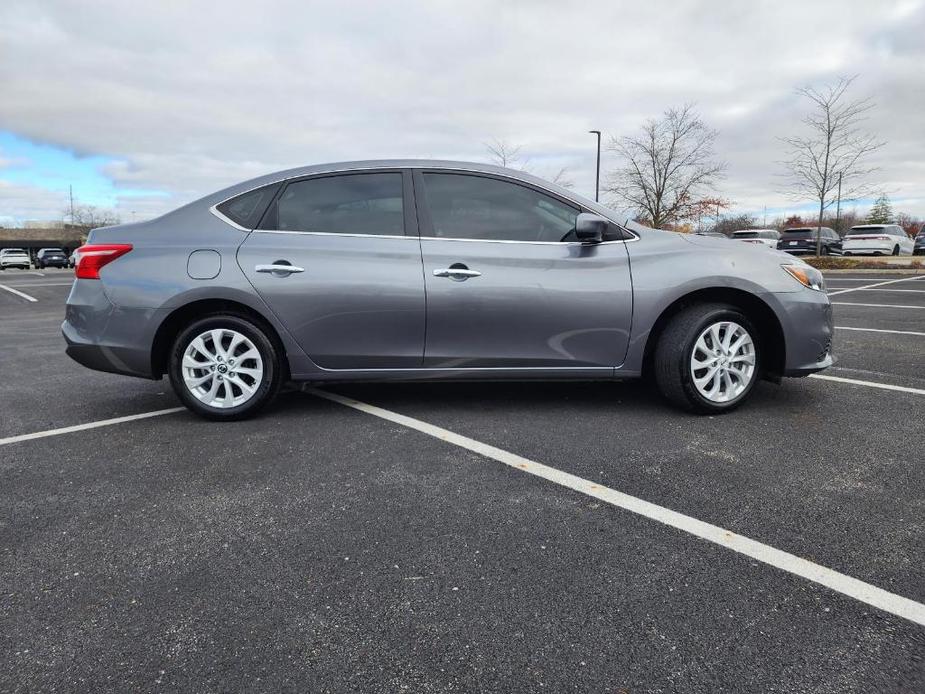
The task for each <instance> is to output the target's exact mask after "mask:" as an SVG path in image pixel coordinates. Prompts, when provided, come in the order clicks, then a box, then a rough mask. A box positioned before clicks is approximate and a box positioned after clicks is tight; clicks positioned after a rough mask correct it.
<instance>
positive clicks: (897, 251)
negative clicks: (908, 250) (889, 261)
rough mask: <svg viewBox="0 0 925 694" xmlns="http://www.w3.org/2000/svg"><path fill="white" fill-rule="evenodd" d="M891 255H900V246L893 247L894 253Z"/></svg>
mask: <svg viewBox="0 0 925 694" xmlns="http://www.w3.org/2000/svg"><path fill="white" fill-rule="evenodd" d="M890 255H899V246H893V252H892V253H891V254H890Z"/></svg>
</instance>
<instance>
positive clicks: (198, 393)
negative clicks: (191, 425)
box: [168, 314, 283, 420]
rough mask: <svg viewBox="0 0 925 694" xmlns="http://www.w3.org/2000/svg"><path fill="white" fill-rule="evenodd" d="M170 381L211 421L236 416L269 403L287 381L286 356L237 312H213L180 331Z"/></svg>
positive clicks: (266, 336)
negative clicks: (283, 381) (285, 379)
mask: <svg viewBox="0 0 925 694" xmlns="http://www.w3.org/2000/svg"><path fill="white" fill-rule="evenodd" d="M168 371H169V376H170V384H171V386H173V389H174V392H176V394H177V395H178V396H179V398H180V400H182V401H183V404H184V405H186V406H187V407H188V408H189V409H190V410H192V411H193V412H195V413H196V414H198V415H200V416H202V417H205V418H207V419H215V420H235V419H244V418H246V417H250V416H252V415H253V414H255V413H256V412H257V411H258V410H260V409H261V408H262V407H265V406H266V405H268V404H269V403H270V402H271V401H272V400H273V399H274V398H275V397H276V395H277V393H278V392H279V389H280V386H281V385H282V378H283V376H282V373H283V365H282V355H281V354H280V353H279V350H278V349H277V347H276V345H275V344H274V343H273V340H271V339H270V337H269V336H268V335H267V333H266V331H265V329H263V328H262V327H260V326H259V325H258V324H257V323H256V322H255V321H253V320H251V319H249V318H246V317H244V316H239V315H235V314H213V315H210V316H207V317H205V318H201V319H199V320H197V321H194V322H193V323H192V324H190V325H189V326H187V327H186V328H185V329H184V330H182V331H181V332H180V334H179V335H178V336H177V339H176V340H175V341H174V344H173V349H172V350H171V352H170V360H169V366H168Z"/></svg>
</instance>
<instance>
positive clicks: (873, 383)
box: [809, 374, 925, 395]
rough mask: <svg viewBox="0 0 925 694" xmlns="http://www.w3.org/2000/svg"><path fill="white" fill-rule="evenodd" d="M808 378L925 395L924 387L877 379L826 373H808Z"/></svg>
mask: <svg viewBox="0 0 925 694" xmlns="http://www.w3.org/2000/svg"><path fill="white" fill-rule="evenodd" d="M809 377H810V378H818V379H820V380H822V381H835V382H836V383H850V384H851V385H854V386H866V387H867V388H879V389H880V390H895V391H898V392H900V393H912V394H913V395H925V388H912V387H910V386H894V385H892V384H890V383H878V382H877V381H861V380H858V379H856V378H842V377H841V376H829V375H827V374H810V376H809Z"/></svg>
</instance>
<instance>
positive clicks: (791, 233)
mask: <svg viewBox="0 0 925 694" xmlns="http://www.w3.org/2000/svg"><path fill="white" fill-rule="evenodd" d="M783 236H784V238H787V239H809V238H812V237H813V232H812V231H810V230H809V229H787V230H785V231H784V233H783Z"/></svg>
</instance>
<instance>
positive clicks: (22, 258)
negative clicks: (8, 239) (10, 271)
mask: <svg viewBox="0 0 925 694" xmlns="http://www.w3.org/2000/svg"><path fill="white" fill-rule="evenodd" d="M8 267H19V268H22V269H23V270H28V269H29V268H30V267H31V265H30V262H29V256H28V254H27V253H26V252H25V251H24V250H23V249H22V248H4V249H2V250H0V270H6V269H7V268H8Z"/></svg>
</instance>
